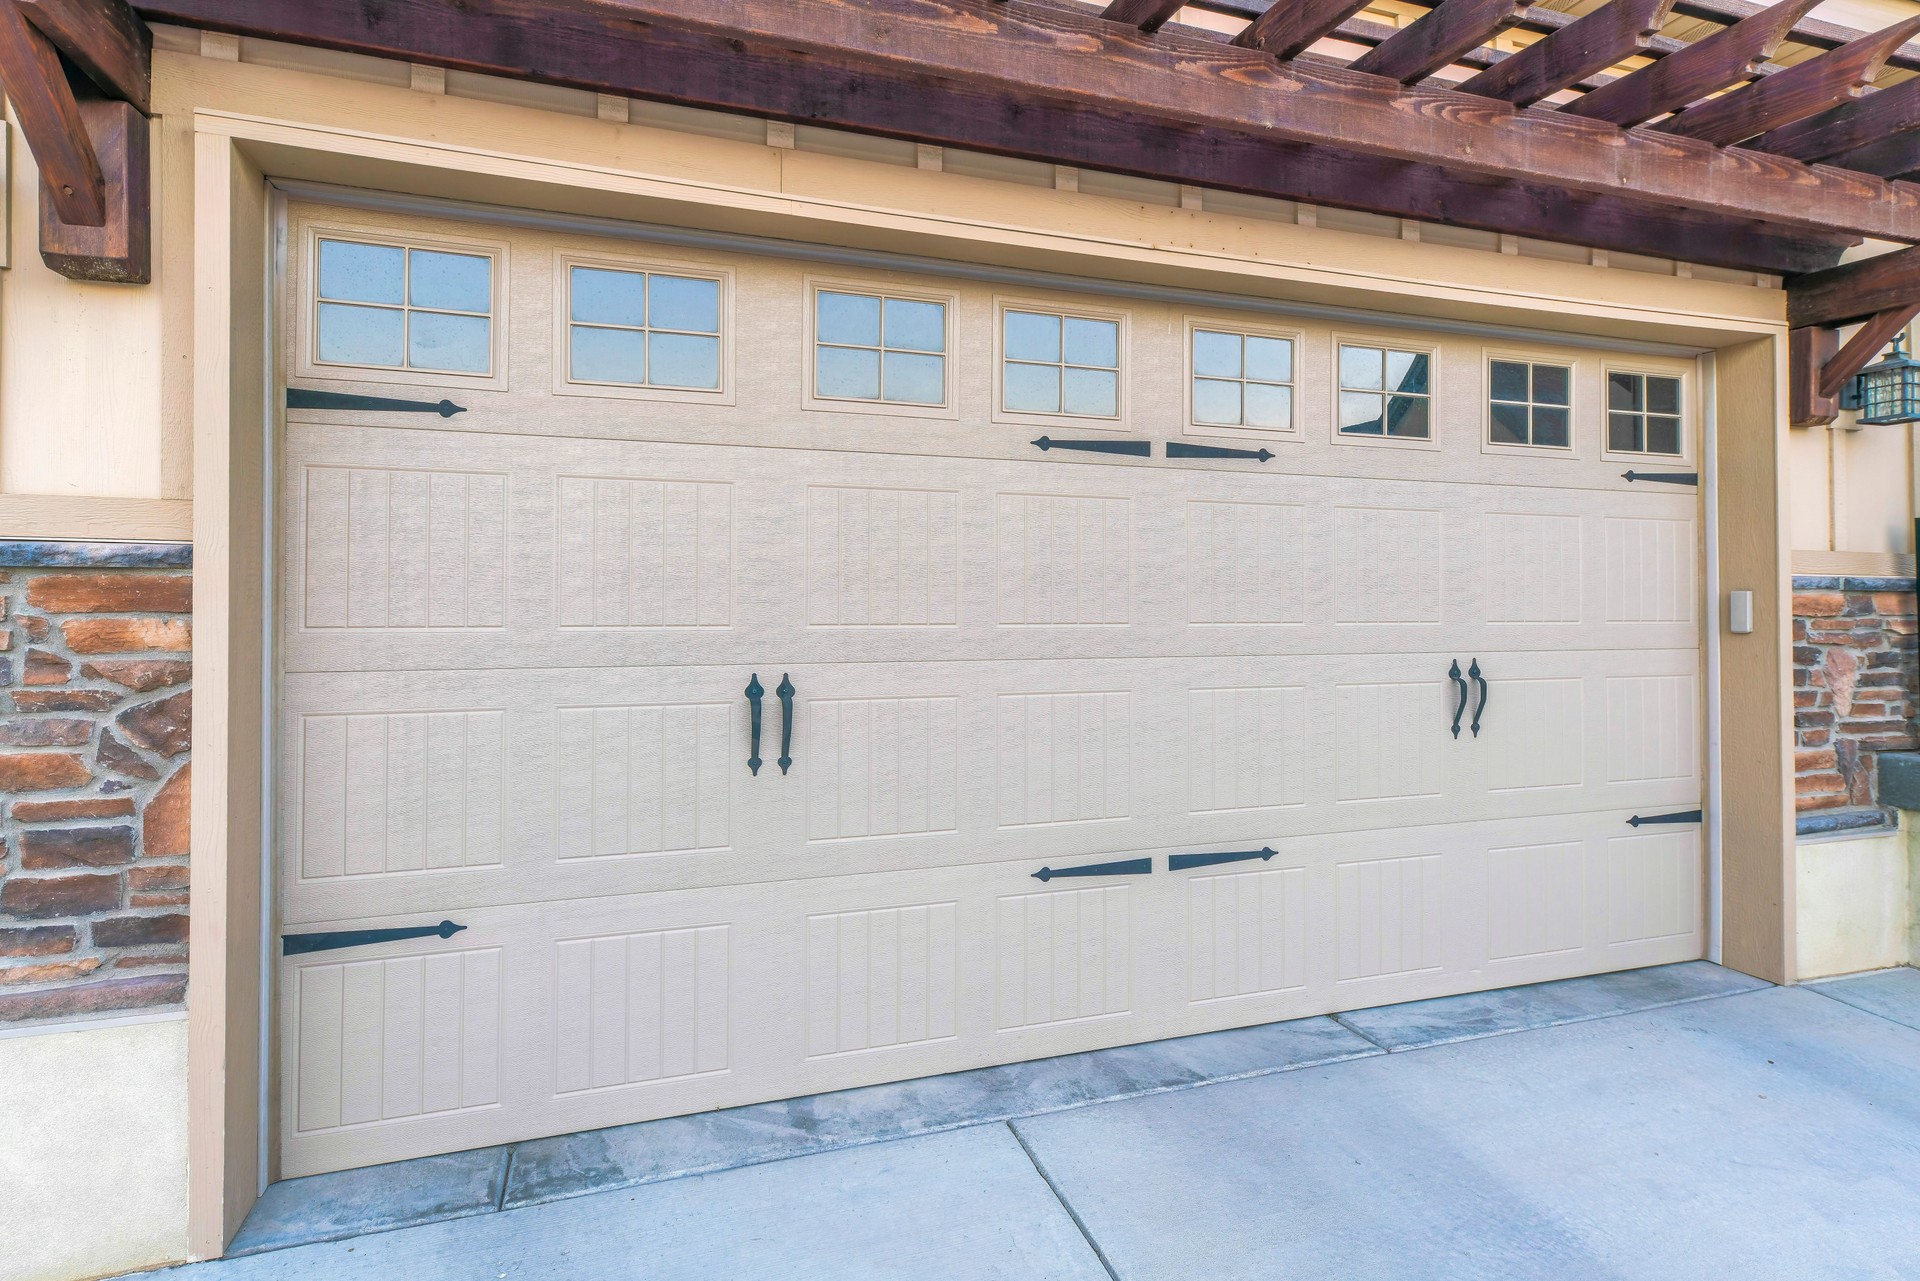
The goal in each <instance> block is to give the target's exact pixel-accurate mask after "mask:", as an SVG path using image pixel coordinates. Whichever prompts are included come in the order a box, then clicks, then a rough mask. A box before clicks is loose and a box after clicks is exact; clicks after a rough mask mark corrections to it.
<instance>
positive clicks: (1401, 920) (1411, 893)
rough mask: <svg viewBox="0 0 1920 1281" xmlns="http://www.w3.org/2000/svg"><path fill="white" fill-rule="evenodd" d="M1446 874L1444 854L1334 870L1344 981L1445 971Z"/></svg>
mask: <svg viewBox="0 0 1920 1281" xmlns="http://www.w3.org/2000/svg"><path fill="white" fill-rule="evenodd" d="M1441 871H1442V869H1441V857H1440V855H1438V854H1416V855H1414V856H1412V857H1410V858H1383V859H1371V860H1368V861H1366V862H1358V863H1341V864H1339V865H1338V866H1337V867H1335V868H1334V923H1335V935H1336V943H1335V947H1336V950H1337V953H1338V961H1339V969H1338V973H1339V977H1340V979H1341V980H1342V981H1345V980H1348V979H1368V978H1378V977H1380V976H1382V975H1388V974H1412V973H1415V972H1417V971H1420V970H1433V969H1438V968H1439V967H1440V964H1441V956H1442V950H1441V949H1442V946H1443V937H1442V928H1441V916H1440V914H1441V908H1442V905H1443V903H1444V898H1443V889H1442V885H1441Z"/></svg>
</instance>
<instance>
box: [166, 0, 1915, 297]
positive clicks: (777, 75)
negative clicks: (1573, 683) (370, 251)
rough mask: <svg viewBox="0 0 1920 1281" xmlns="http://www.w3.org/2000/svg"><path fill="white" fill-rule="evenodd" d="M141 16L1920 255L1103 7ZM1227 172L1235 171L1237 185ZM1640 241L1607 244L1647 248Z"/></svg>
mask: <svg viewBox="0 0 1920 1281" xmlns="http://www.w3.org/2000/svg"><path fill="white" fill-rule="evenodd" d="M136 7H137V8H138V10H139V11H140V12H141V13H142V15H143V16H145V17H146V18H147V19H148V20H149V21H158V20H164V21H169V22H176V23H180V24H182V25H188V26H199V27H203V28H210V29H213V30H219V31H228V32H234V33H237V34H242V35H255V36H264V37H269V38H273V39H280V40H287V41H291V42H293V43H300V44H311V45H320V46H323V47H328V48H336V49H345V50H349V51H352V52H358V53H364V54H369V55H372V56H377V57H388V58H399V59H404V60H408V61H416V62H423V63H429V64H433V65H438V66H446V67H454V68H459V69H462V70H470V71H479V72H485V73H488V74H493V75H505V76H514V77H517V78H521V79H530V80H536V81H542V82H546V83H553V84H563V85H569V86H572V87H576V88H583V89H593V90H597V91H600V92H606V93H619V94H626V95H629V96H634V97H642V98H649V99H654V100H658V101H666V102H675V103H679V104H682V105H686V106H695V107H705V108H708V109H713V110H722V111H735V112H744V113H747V114H752V115H760V116H767V117H771V118H776V119H781V120H790V121H796V122H799V123H808V124H819V125H825V126H830V127H834V128H842V129H849V130H857V131H861V132H869V133H876V134H881V135H884V136H890V137H898V138H905V139H909V140H912V141H917V142H925V143H931V144H939V145H947V146H956V147H968V148H974V149H978V150H983V151H989V152H998V153H1001V154H1005V155H1013V156H1021V157H1024V158H1027V159H1034V160H1043V161H1051V162H1055V163H1061V164H1080V165H1085V166H1087V167H1091V168H1104V169H1111V170H1113V171H1115V172H1120V173H1133V174H1141V175H1143V176H1148V177H1158V178H1161V179H1164V180H1168V181H1179V182H1191V183H1195V184H1197V185H1218V186H1225V187H1228V188H1230V189H1232V190H1239V191H1247V190H1253V191H1256V192H1258V193H1259V194H1267V195H1282V194H1286V192H1287V190H1288V189H1289V188H1293V189H1296V190H1297V189H1298V188H1301V187H1306V186H1309V185H1311V184H1307V183H1304V182H1302V183H1295V182H1294V181H1293V179H1292V178H1291V177H1290V176H1289V175H1287V174H1286V173H1285V172H1284V169H1285V165H1284V163H1283V162H1282V161H1281V160H1280V159H1279V157H1282V156H1284V155H1289V154H1293V153H1294V152H1298V151H1300V150H1301V149H1302V148H1306V149H1311V150H1314V151H1324V152H1329V153H1341V154H1346V155H1364V156H1371V157H1374V158H1375V159H1378V160H1383V161H1404V162H1411V163H1413V164H1415V165H1424V166H1426V167H1427V171H1428V172H1431V173H1434V174H1436V175H1451V176H1453V177H1455V178H1456V179H1460V180H1465V179H1466V178H1468V177H1471V178H1472V180H1473V183H1474V184H1475V185H1474V186H1473V187H1471V188H1461V187H1458V186H1455V187H1442V188H1440V189H1438V190H1436V191H1432V192H1425V193H1416V194H1417V198H1414V197H1403V196H1402V195H1401V193H1398V192H1394V191H1390V190H1389V191H1375V192H1372V193H1370V194H1369V195H1368V197H1367V199H1366V200H1365V202H1364V203H1359V204H1356V205H1355V207H1360V208H1375V209H1376V210H1378V209H1379V208H1380V206H1382V205H1386V206H1389V207H1392V206H1395V205H1398V206H1399V208H1400V210H1401V213H1402V216H1406V217H1425V216H1429V215H1427V214H1424V213H1422V212H1421V209H1422V208H1424V207H1428V206H1431V205H1434V204H1444V203H1446V202H1447V201H1449V200H1458V201H1459V202H1460V203H1465V201H1466V197H1467V194H1468V193H1469V191H1476V192H1477V191H1480V190H1481V187H1480V186H1479V184H1481V183H1482V182H1484V181H1486V180H1507V181H1510V182H1515V183H1519V184H1522V185H1523V186H1525V187H1526V188H1527V189H1529V190H1531V191H1561V192H1564V193H1567V194H1568V195H1569V196H1571V195H1573V194H1574V193H1578V194H1579V195H1580V196H1581V197H1582V198H1583V199H1588V200H1591V201H1593V203H1594V205H1595V206H1596V207H1597V208H1603V209H1605V208H1608V207H1609V204H1610V208H1611V209H1612V210H1613V211H1615V212H1619V213H1632V212H1640V213H1652V212H1653V211H1670V212H1671V213H1673V214H1675V215H1678V214H1680V213H1681V212H1683V211H1689V212H1690V213H1691V214H1696V215H1703V216H1704V218H1703V220H1701V221H1699V222H1696V223H1695V224H1694V225H1695V226H1696V227H1697V228H1698V229H1699V230H1701V231H1705V230H1706V229H1708V228H1709V227H1711V226H1713V225H1715V224H1722V225H1727V226H1738V227H1741V228H1742V229H1743V232H1744V233H1745V236H1746V238H1747V243H1749V244H1750V245H1751V244H1754V243H1756V241H1755V240H1754V237H1760V236H1764V234H1765V231H1764V227H1765V226H1772V227H1774V228H1776V229H1778V230H1784V229H1786V228H1794V229H1797V230H1795V231H1794V232H1793V233H1792V235H1791V236H1790V237H1789V238H1790V239H1791V240H1793V241H1794V242H1795V245H1794V250H1793V252H1794V255H1795V256H1799V257H1802V258H1803V259H1804V257H1805V256H1806V255H1805V251H1806V249H1807V248H1808V247H1810V246H1816V245H1820V244H1823V243H1824V244H1825V245H1826V246H1828V247H1829V248H1831V247H1832V246H1833V245H1835V244H1839V243H1845V242H1847V241H1849V240H1853V239H1857V238H1859V237H1862V236H1875V237H1880V238H1883V239H1889V240H1902V239H1909V238H1910V239H1913V240H1920V189H1914V188H1910V187H1907V186H1903V185H1898V184H1889V183H1886V182H1884V181H1882V180H1879V179H1875V178H1871V177H1867V176H1864V175H1856V174H1850V173H1846V172H1844V171H1841V170H1835V169H1812V168H1808V167H1806V166H1803V165H1800V164H1798V163H1796V162H1793V161H1789V160H1785V159H1782V158H1779V157H1771V156H1765V155H1762V154H1759V153H1748V152H1741V153H1738V154H1731V153H1728V152H1724V151H1721V150H1718V149H1716V148H1713V147H1710V146H1706V145H1704V144H1700V143H1696V142H1692V141H1690V140H1688V139H1683V138H1673V137H1669V136H1666V135H1660V134H1653V133H1649V132H1646V131H1628V132H1624V133H1623V132H1621V131H1620V130H1618V129H1615V128H1614V127H1612V126H1610V125H1605V124H1601V123H1597V122H1593V121H1584V120H1578V119H1575V118H1573V117H1570V116H1567V115H1565V114H1563V113H1559V112H1553V111H1544V110H1538V109H1534V110H1526V111H1516V110H1515V109H1514V108H1513V107H1511V106H1509V105H1507V104H1505V103H1499V102H1493V101H1490V100H1488V99H1485V98H1480V97H1476V96H1474V95H1471V94H1462V93H1457V92H1453V91H1449V90H1443V89H1435V88H1427V87H1422V88H1419V89H1411V90H1409V89H1401V88H1398V87H1396V86H1394V85H1392V84H1390V83H1386V82H1383V81H1382V80H1380V79H1378V78H1377V77H1371V76H1366V75H1361V74H1357V73H1355V72H1353V71H1351V70H1348V69H1345V68H1339V67H1327V66H1322V65H1319V64H1318V63H1310V62H1309V61H1308V60H1306V59H1300V60H1296V61H1295V62H1292V63H1287V64H1278V63H1276V62H1275V61H1274V60H1273V59H1271V58H1270V57H1268V56H1267V55H1265V54H1263V53H1260V52H1257V51H1253V50H1246V49H1236V48H1234V47H1232V46H1231V45H1229V44H1227V43H1225V42H1224V41H1219V40H1203V39H1198V38H1193V37H1187V36H1183V35H1182V34H1181V33H1180V32H1179V30H1178V29H1177V28H1172V27H1169V28H1168V29H1167V30H1164V31H1162V32H1160V33H1159V34H1158V35H1156V36H1153V37H1146V36H1143V35H1141V34H1139V33H1137V32H1130V31H1127V30H1126V29H1125V28H1121V27H1117V26H1116V25H1115V24H1112V23H1107V22H1102V21H1101V20H1100V18H1099V16H1098V13H1097V11H1093V10H1090V9H1083V8H1070V7H1067V6H1055V5H1050V4H1044V3H1039V2H1038V0H1027V2H1026V3H1022V4H1018V5H1003V4H997V3H986V2H984V0H569V3H567V4H565V5H555V6H552V7H545V6H543V7H541V8H540V9H538V11H537V12H536V11H533V10H530V9H529V8H528V6H527V4H526V3H525V0H383V3H382V4H381V5H380V6H379V8H378V12H377V14H376V13H375V12H374V10H373V9H370V8H369V7H368V6H366V5H364V4H362V3H360V2H359V0H141V2H140V3H139V4H138V5H137V6H136ZM1145 135H1150V136H1145ZM1236 140H1238V141H1236ZM1282 144H1285V146H1283V145H1282ZM1227 154H1231V155H1232V156H1233V157H1234V159H1235V163H1236V164H1237V165H1238V166H1239V168H1238V169H1237V170H1228V169H1223V168H1222V167H1221V166H1219V165H1218V163H1217V160H1216V159H1215V158H1217V157H1219V156H1221V155H1227ZM1343 172H1345V171H1343ZM1295 198H1298V199H1313V198H1314V197H1312V196H1310V195H1308V194H1306V193H1305V192H1304V191H1301V192H1300V193H1299V194H1298V195H1296V197H1295ZM1325 203H1336V204H1337V203H1343V201H1341V200H1336V199H1331V198H1329V199H1326V200H1325ZM1496 207H1497V209H1498V213H1499V217H1501V218H1507V219H1511V221H1510V222H1509V223H1508V225H1506V226H1504V227H1498V228H1497V229H1500V230H1505V231H1509V232H1512V233H1514V234H1519V235H1527V236H1539V237H1541V238H1544V239H1559V240H1565V241H1572V242H1574V243H1597V241H1595V240H1593V239H1592V238H1591V237H1590V235H1589V232H1588V229H1587V228H1585V227H1582V226H1580V225H1578V224H1575V223H1568V222H1561V221H1556V220H1555V219H1553V218H1549V217H1544V216H1541V215H1540V214H1539V213H1538V212H1537V209H1538V207H1537V206H1534V205H1532V204H1531V203H1530V202H1528V201H1524V200H1503V202H1498V203H1497V205H1496ZM1490 221H1491V218H1490V219H1489V222H1490ZM1629 223H1630V220H1622V219H1612V220H1610V221H1608V222H1607V223H1606V224H1605V225H1604V229H1605V230H1606V231H1607V232H1608V234H1610V235H1612V234H1618V235H1619V236H1621V237H1622V238H1627V237H1628V236H1630V235H1631V234H1632V233H1633V228H1632V227H1631V226H1630V225H1629ZM1756 224H1761V225H1762V226H1756ZM1477 225H1483V226H1486V225H1489V223H1488V222H1482V223H1480V224H1477ZM1708 239H1709V240H1710V238H1708ZM1705 247H1709V248H1711V244H1708V245H1707V246H1705ZM1640 252H1652V253H1657V254H1662V255H1663V256H1673V257H1679V258H1686V259H1691V260H1694V261H1708V260H1707V259H1693V258H1692V254H1693V242H1692V241H1689V242H1686V243H1684V244H1683V243H1680V242H1674V243H1670V244H1669V245H1668V246H1667V247H1666V248H1665V249H1664V250H1662V249H1648V250H1642V251H1640ZM1732 254H1733V251H1732V250H1729V249H1726V248H1724V247H1723V248H1722V249H1721V250H1720V251H1719V252H1718V253H1717V254H1716V256H1715V258H1714V259H1713V261H1717V262H1720V263H1721V264H1723V265H1731V266H1744V267H1746V268H1747V269H1749V270H1756V271H1770V270H1771V271H1782V270H1784V269H1783V268H1779V267H1766V266H1761V265H1758V263H1757V261H1751V260H1750V261H1748V262H1744V263H1743V262H1740V261H1738V260H1735V259H1733V258H1732ZM1802 269H1804V268H1802Z"/></svg>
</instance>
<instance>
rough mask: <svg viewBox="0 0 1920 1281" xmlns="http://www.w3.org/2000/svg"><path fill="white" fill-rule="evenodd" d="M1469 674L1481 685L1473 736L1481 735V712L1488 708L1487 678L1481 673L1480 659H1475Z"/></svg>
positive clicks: (1474, 710) (1468, 671) (1474, 716)
mask: <svg viewBox="0 0 1920 1281" xmlns="http://www.w3.org/2000/svg"><path fill="white" fill-rule="evenodd" d="M1467 675H1469V676H1471V677H1473V683H1474V684H1476V685H1478V686H1479V687H1480V705H1479V706H1478V707H1475V708H1474V709H1473V736H1474V737H1475V738H1479V737H1480V714H1481V713H1482V712H1484V711H1486V710H1487V678H1486V677H1484V676H1482V675H1481V674H1480V660H1479V659H1477V658H1476V659H1474V660H1473V666H1472V667H1469V668H1468V669H1467Z"/></svg>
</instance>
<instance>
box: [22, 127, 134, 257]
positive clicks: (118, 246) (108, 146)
mask: <svg viewBox="0 0 1920 1281" xmlns="http://www.w3.org/2000/svg"><path fill="white" fill-rule="evenodd" d="M79 104H80V119H81V122H82V124H84V126H85V127H86V131H87V138H88V141H89V142H90V143H91V145H92V147H93V150H94V152H95V154H96V155H98V156H99V157H100V168H101V170H102V172H103V173H104V174H105V177H106V188H105V192H104V196H105V203H106V217H105V219H104V220H103V221H102V222H101V223H100V225H99V226H86V225H80V224H72V223H68V222H66V221H64V220H63V219H62V218H61V216H60V212H59V210H58V209H56V208H55V207H54V204H53V199H52V193H51V192H50V191H49V190H48V187H47V184H46V183H44V182H42V183H41V184H40V258H41V261H43V262H45V263H46V264H47V266H49V267H51V268H53V270H55V271H57V272H59V273H60V274H61V275H63V276H66V277H68V278H70V279H73V280H91V281H96V282H99V283H103V284H110V285H144V284H146V283H147V282H148V281H150V280H151V279H152V278H153V250H152V236H153V232H152V225H153V135H152V133H151V132H150V129H149V126H148V123H147V118H146V117H145V116H143V115H141V114H140V109H139V108H138V107H135V106H134V105H133V104H132V103H130V102H122V101H120V100H118V99H114V98H106V97H102V96H100V95H98V94H95V93H92V92H89V91H87V90H82V92H81V93H80V95H79Z"/></svg>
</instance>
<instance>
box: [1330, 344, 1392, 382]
mask: <svg viewBox="0 0 1920 1281" xmlns="http://www.w3.org/2000/svg"><path fill="white" fill-rule="evenodd" d="M1385 360H1386V353H1385V352H1383V351H1381V350H1380V349H1379V348H1378V347H1348V346H1345V345H1342V346H1341V348H1340V385H1341V386H1342V387H1354V388H1360V389H1364V390H1372V391H1378V390H1379V389H1380V388H1382V387H1384V386H1386V383H1385V382H1384V381H1383V376H1382V370H1383V367H1384V363H1385Z"/></svg>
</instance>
